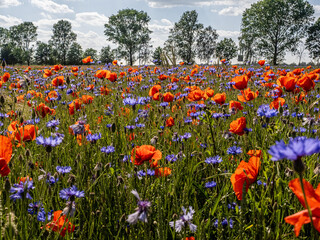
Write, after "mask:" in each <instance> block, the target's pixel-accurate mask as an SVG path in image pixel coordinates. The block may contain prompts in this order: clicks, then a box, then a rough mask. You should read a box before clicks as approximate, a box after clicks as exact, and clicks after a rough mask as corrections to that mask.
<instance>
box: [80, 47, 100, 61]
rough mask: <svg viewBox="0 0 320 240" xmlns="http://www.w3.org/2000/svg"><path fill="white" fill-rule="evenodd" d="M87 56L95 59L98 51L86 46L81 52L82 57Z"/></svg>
mask: <svg viewBox="0 0 320 240" xmlns="http://www.w3.org/2000/svg"><path fill="white" fill-rule="evenodd" d="M88 56H91V58H92V59H93V60H97V58H98V57H97V56H98V51H97V50H95V49H93V48H87V49H86V50H85V51H84V53H83V57H84V58H85V57H88Z"/></svg>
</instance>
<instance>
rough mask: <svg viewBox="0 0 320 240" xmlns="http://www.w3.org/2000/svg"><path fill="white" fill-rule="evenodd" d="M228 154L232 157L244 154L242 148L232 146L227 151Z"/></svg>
mask: <svg viewBox="0 0 320 240" xmlns="http://www.w3.org/2000/svg"><path fill="white" fill-rule="evenodd" d="M227 153H228V154H231V155H237V154H240V153H242V149H241V147H237V146H232V147H229V148H228V149H227Z"/></svg>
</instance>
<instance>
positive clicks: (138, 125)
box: [136, 123, 146, 128]
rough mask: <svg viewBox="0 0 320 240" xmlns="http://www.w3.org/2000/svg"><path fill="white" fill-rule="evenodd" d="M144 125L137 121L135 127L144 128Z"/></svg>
mask: <svg viewBox="0 0 320 240" xmlns="http://www.w3.org/2000/svg"><path fill="white" fill-rule="evenodd" d="M145 126H146V125H145V124H144V123H137V124H136V127H138V128H144V127H145Z"/></svg>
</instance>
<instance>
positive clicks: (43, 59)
mask: <svg viewBox="0 0 320 240" xmlns="http://www.w3.org/2000/svg"><path fill="white" fill-rule="evenodd" d="M52 55H53V52H52V46H51V45H50V44H47V43H44V42H41V41H38V42H37V48H36V51H35V56H34V59H35V61H36V63H37V64H40V65H42V64H44V65H47V64H53V63H54V59H53V56H52Z"/></svg>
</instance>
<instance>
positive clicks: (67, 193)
mask: <svg viewBox="0 0 320 240" xmlns="http://www.w3.org/2000/svg"><path fill="white" fill-rule="evenodd" d="M59 196H60V197H61V198H62V199H64V200H69V198H72V199H71V201H73V199H74V198H75V197H77V198H82V197H84V191H79V190H78V189H77V187H76V186H74V185H73V186H72V187H70V188H65V189H62V190H61V191H60V193H59Z"/></svg>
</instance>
